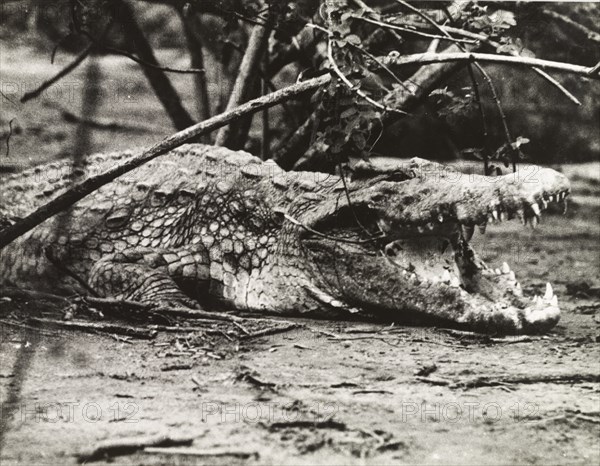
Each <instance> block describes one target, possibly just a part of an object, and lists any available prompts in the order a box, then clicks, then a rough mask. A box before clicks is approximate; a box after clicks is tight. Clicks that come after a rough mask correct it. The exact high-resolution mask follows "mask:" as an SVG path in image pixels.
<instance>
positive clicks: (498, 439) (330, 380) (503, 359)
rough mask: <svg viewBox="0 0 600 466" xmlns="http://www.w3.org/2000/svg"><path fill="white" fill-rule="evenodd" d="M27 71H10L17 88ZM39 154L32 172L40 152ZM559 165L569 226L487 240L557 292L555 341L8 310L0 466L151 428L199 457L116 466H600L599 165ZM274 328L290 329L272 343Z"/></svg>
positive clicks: (1, 371) (556, 218) (530, 283)
mask: <svg viewBox="0 0 600 466" xmlns="http://www.w3.org/2000/svg"><path fill="white" fill-rule="evenodd" d="M4 65H7V66H6V67H4ZM8 65H10V66H8ZM30 70H31V72H33V71H35V70H34V68H31V69H30ZM18 71H19V70H18V69H17V67H16V65H15V64H14V63H13V62H10V63H3V72H4V73H9V74H10V73H11V72H12V73H13V74H14V76H15V78H14V79H16V77H17V76H18ZM44 72H45V73H48V71H47V70H44V71H43V72H40V73H41V75H43V73H44ZM74 76H75V78H76V77H77V76H78V75H77V74H75V75H74ZM38 77H39V76H38ZM75 78H74V79H75ZM177 79H178V78H177ZM142 92H144V91H143V89H142V90H141V91H140V93H142ZM47 100H48V99H47ZM47 100H46V102H47ZM74 106H75V105H74ZM44 108H45V110H44V109H42V107H41V106H40V107H39V108H38V110H39V113H36V112H35V111H33V110H27V112H29V113H27V112H25V111H24V110H23V111H22V113H21V114H20V115H21V122H20V124H21V125H22V126H23V128H24V129H27V128H28V124H29V128H33V127H34V126H32V125H33V123H32V122H33V121H37V125H38V126H39V128H40V129H39V132H40V134H42V135H46V136H47V137H48V138H50V139H49V142H48V145H47V147H46V148H49V149H50V148H52V150H44V151H42V152H44V153H45V154H46V155H47V156H50V155H52V156H53V155H56V154H58V153H59V152H65V151H66V152H68V151H67V150H66V149H64V148H65V147H68V144H67V142H68V138H67V136H66V135H69V134H71V133H70V131H71V128H70V127H66V128H64V127H61V128H58V127H57V126H52V124H51V120H52V118H51V117H52V113H51V110H49V109H51V106H46V107H44ZM107 108H108V107H107ZM136 108H137V107H136ZM26 113H27V114H26ZM105 116H106V115H105ZM28 118H29V119H28ZM36 118H37V120H36ZM157 118H159V117H157ZM161 118H162V117H161ZM44 121H47V122H48V124H43V122H44ZM168 131H169V129H168V128H167V131H166V132H168ZM63 133H64V135H65V136H64V138H63V136H60V138H58V139H59V140H58V141H57V139H56V138H55V137H54V136H56V135H57V134H63ZM25 134H27V133H25ZM30 134H31V133H30ZM48 135H49V136H48ZM53 135H54V136H53ZM117 137H118V138H120V139H119V144H122V145H126V143H129V144H141V141H146V145H147V144H148V143H149V142H154V141H155V140H156V139H157V137H158V136H157V135H156V134H154V135H148V134H147V133H143V134H138V133H135V134H133V135H132V136H131V138H130V140H127V138H123V137H120V136H118V135H115V134H113V133H108V134H106V133H101V134H100V136H98V134H96V139H95V140H94V141H95V142H94V143H93V144H92V146H93V147H94V149H95V150H96V149H106V148H107V147H110V141H111V139H113V138H117ZM65 138H67V139H66V141H67V142H65V141H64V140H63V139H65ZM19 141H22V144H21V145H19ZM25 141H27V142H25ZM40 141H42V142H40ZM42 143H43V140H42V139H39V140H38V146H37V147H38V150H39V147H40V144H42ZM32 144H33V143H32V142H31V140H30V139H27V138H25V137H23V138H22V139H19V137H15V138H14V139H13V147H12V156H11V157H9V159H11V160H13V161H19V163H21V162H23V159H18V156H23V154H24V153H29V152H28V151H29V148H33V147H34V145H32ZM59 147H60V150H59ZM29 154H30V155H28V157H30V158H29V159H26V161H27V163H29V162H31V161H35V160H39V159H40V158H43V157H42V155H43V154H40V153H39V152H38V153H29ZM23 157H24V156H23ZM563 170H564V171H565V172H567V173H568V174H569V175H570V176H571V178H572V180H573V181H574V191H575V194H574V196H573V202H572V203H571V206H570V211H569V212H568V214H567V215H566V216H560V215H549V216H545V218H544V220H543V222H542V225H541V226H540V228H539V229H537V230H535V231H533V230H531V229H524V228H523V227H522V226H520V225H518V224H517V223H514V222H512V223H507V224H503V225H499V226H495V227H492V228H489V229H488V233H487V234H486V235H485V236H480V235H479V234H478V233H476V238H475V240H474V244H475V245H476V247H477V249H478V251H479V252H480V253H481V254H482V255H483V256H484V258H485V259H486V260H488V261H490V262H491V263H492V264H494V265H495V264H498V265H499V264H501V262H502V261H503V260H506V261H507V262H508V263H509V264H510V265H511V267H512V268H513V270H515V272H516V275H517V278H518V279H519V280H520V281H521V284H522V285H523V288H524V291H525V293H532V292H534V293H535V292H538V293H542V292H543V290H544V287H545V283H546V282H547V281H550V282H551V283H552V284H553V286H554V290H555V293H556V294H557V295H558V296H559V302H560V305H561V309H562V311H563V313H562V319H561V321H560V323H559V324H558V326H557V327H556V328H555V329H554V330H553V331H552V332H550V333H549V334H547V335H545V336H542V337H539V336H538V337H512V338H491V337H484V336H478V335H475V334H469V333H464V332H457V331H452V330H446V329H441V328H422V327H414V326H413V327H411V326H406V325H393V326H390V325H389V324H378V323H377V324H375V323H365V322H331V321H315V320H294V321H293V323H295V324H298V325H297V327H294V328H288V327H289V323H288V322H284V323H278V322H272V321H270V322H268V323H265V322H263V323H262V324H264V325H262V324H261V322H256V321H253V320H248V321H247V323H246V322H245V323H242V324H241V328H240V325H234V324H231V323H228V322H220V323H219V322H214V321H205V322H202V321H194V322H190V323H189V324H190V325H194V326H197V327H199V328H198V329H197V330H196V331H193V332H189V331H166V330H159V331H158V332H157V335H156V337H155V338H153V339H139V338H131V337H125V336H117V335H115V336H110V335H107V334H92V333H83V332H79V331H69V330H64V329H60V330H59V329H50V328H47V327H42V328H40V327H35V326H34V325H33V324H32V322H31V321H30V320H28V319H29V318H31V317H36V316H37V317H43V318H62V316H63V312H62V309H63V307H61V306H60V305H57V303H56V302H54V301H51V300H48V299H44V298H39V297H38V298H37V299H26V298H23V297H20V298H19V297H13V298H12V299H11V300H6V299H4V300H3V301H2V302H0V319H1V320H2V322H0V329H1V334H0V336H1V340H0V400H1V401H2V405H1V406H2V413H1V416H2V433H1V436H2V437H1V441H2V444H1V445H0V446H1V447H2V452H1V461H2V464H3V465H8V464H17V463H19V464H64V463H66V464H69V463H75V462H76V461H77V458H78V457H77V455H78V454H80V453H82V452H85V451H88V450H90V448H93V447H94V446H95V445H96V444H97V443H98V442H100V441H105V440H106V441H116V440H118V439H119V438H128V437H138V436H153V435H156V434H166V435H169V436H171V437H189V440H191V441H192V444H191V446H189V445H188V446H185V447H180V448H186V449H188V450H190V449H193V450H194V451H195V453H196V456H185V455H180V454H174V451H173V449H172V448H171V449H170V450H169V451H168V452H164V451H161V450H155V451H152V450H150V451H145V452H141V451H137V452H127V453H126V454H123V455H121V456H118V457H116V458H115V459H114V460H113V462H114V463H117V464H164V463H165V462H169V463H175V464H177V463H197V462H206V463H210V464H219V463H223V464H237V463H247V464H281V463H283V462H286V463H294V464H332V463H333V464H387V463H418V464H423V463H425V464H457V463H459V464H477V465H480V464H506V463H518V464H558V463H560V464H598V463H599V462H600V445H599V438H600V436H599V434H600V392H599V389H600V385H599V381H600V366H599V364H600V363H599V362H598V361H600V357H599V356H600V354H599V353H600V352H599V350H598V341H599V335H600V327H599V326H600V249H599V248H600V243H599V239H600V224H599V214H600V207H599V205H598V194H599V193H598V190H599V189H600V173H599V171H600V170H599V167H598V164H589V165H586V166H567V167H563ZM86 317H87V318H89V315H88V316H86ZM97 317H98V315H96V318H97ZM140 325H141V324H140ZM162 325H165V323H164V322H163V323H162ZM265 328H270V329H275V328H277V329H278V330H279V331H278V332H277V333H274V334H272V335H266V336H260V333H257V332H260V331H261V330H262V329H265ZM163 329H164V327H163ZM171 330H172V329H171ZM253 335H254V336H253ZM188 443H189V442H188ZM202 455H204V456H202Z"/></svg>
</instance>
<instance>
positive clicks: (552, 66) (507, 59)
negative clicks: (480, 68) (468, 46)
mask: <svg viewBox="0 0 600 466" xmlns="http://www.w3.org/2000/svg"><path fill="white" fill-rule="evenodd" d="M378 60H379V61H381V62H382V63H384V64H385V65H388V66H405V65H431V64H434V63H448V62H472V61H481V62H488V63H499V64H503V65H512V66H525V67H538V68H541V69H543V70H551V71H562V72H566V73H571V74H576V75H579V76H583V77H584V78H591V79H596V80H600V74H598V73H596V74H592V73H591V71H592V68H591V67H587V66H581V65H574V64H571V63H564V62H558V61H551V60H542V59H540V58H529V57H513V56H510V55H494V54H490V53H470V52H458V53H416V54H412V55H404V56H399V57H390V56H385V57H378Z"/></svg>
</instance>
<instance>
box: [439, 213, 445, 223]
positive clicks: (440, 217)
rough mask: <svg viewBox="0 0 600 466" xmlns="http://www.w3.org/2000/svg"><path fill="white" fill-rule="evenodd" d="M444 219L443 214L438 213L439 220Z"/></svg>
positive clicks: (441, 221)
mask: <svg viewBox="0 0 600 466" xmlns="http://www.w3.org/2000/svg"><path fill="white" fill-rule="evenodd" d="M443 221H444V216H443V215H442V214H439V215H438V222H440V223H443Z"/></svg>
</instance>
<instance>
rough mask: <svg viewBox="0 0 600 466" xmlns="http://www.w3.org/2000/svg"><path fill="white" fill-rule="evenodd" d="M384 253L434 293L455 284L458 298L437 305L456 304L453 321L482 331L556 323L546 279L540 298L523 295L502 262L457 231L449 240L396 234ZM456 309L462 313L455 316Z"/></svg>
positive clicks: (544, 326) (541, 327)
mask: <svg viewBox="0 0 600 466" xmlns="http://www.w3.org/2000/svg"><path fill="white" fill-rule="evenodd" d="M449 243H450V244H451V247H450V246H449ZM392 249H393V251H392ZM444 249H445V251H443V250H444ZM392 252H395V254H392ZM386 253H387V257H388V259H389V260H390V261H391V262H392V263H394V265H396V266H397V267H398V268H399V269H400V270H401V272H400V273H401V274H402V276H403V278H405V279H406V280H412V281H414V282H415V283H419V284H420V285H421V286H427V287H428V289H429V290H431V287H432V286H433V287H435V288H438V287H439V288H438V289H439V291H440V292H443V291H444V290H446V289H448V288H453V289H455V290H456V291H457V292H458V293H457V295H456V299H457V300H460V301H461V302H456V303H450V302H446V303H443V302H440V305H443V306H444V307H448V308H451V307H452V306H453V304H454V305H455V306H456V307H457V309H458V308H462V311H461V312H457V316H456V317H457V319H456V321H457V322H460V321H461V320H462V321H464V323H465V324H467V325H468V326H469V327H471V328H474V329H476V330H480V331H486V332H500V333H520V332H527V333H539V332H545V331H547V330H549V329H550V328H552V327H553V326H554V325H555V324H556V323H557V322H558V317H559V313H560V311H559V308H558V302H557V298H556V297H555V296H554V293H553V291H552V288H551V286H550V285H549V284H548V286H547V289H546V293H545V295H544V296H543V297H534V298H532V299H527V298H524V297H523V293H522V290H521V285H520V284H519V282H518V281H517V279H516V276H515V274H514V272H512V271H511V270H510V267H509V266H508V264H506V263H503V264H502V265H501V266H500V267H497V268H490V267H488V266H487V265H486V264H485V263H484V262H483V261H482V260H481V259H479V257H478V256H477V254H476V253H475V251H474V250H473V249H472V248H471V247H470V246H469V244H468V242H467V241H466V240H464V239H463V238H462V235H460V234H458V235H455V236H454V238H453V240H452V241H449V240H447V239H446V238H442V237H436V236H429V237H418V238H404V239H399V240H396V241H394V242H393V243H390V244H388V246H387V247H386ZM442 294H443V293H442ZM424 311H425V312H426V311H427V310H424ZM449 312H450V311H449ZM461 313H462V314H464V315H463V316H462V317H459V315H460V314H461ZM452 320H454V319H452Z"/></svg>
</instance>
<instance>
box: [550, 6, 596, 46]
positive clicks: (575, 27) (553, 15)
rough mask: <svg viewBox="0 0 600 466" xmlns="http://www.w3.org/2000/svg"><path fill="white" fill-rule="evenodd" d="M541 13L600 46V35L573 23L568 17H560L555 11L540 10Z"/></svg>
mask: <svg viewBox="0 0 600 466" xmlns="http://www.w3.org/2000/svg"><path fill="white" fill-rule="evenodd" d="M542 13H543V14H544V15H545V16H548V17H550V18H552V19H555V20H558V21H559V22H560V23H561V24H562V25H564V26H567V27H568V28H569V29H571V30H572V31H575V32H577V33H578V34H580V35H582V36H584V37H585V38H586V39H588V40H590V41H592V42H595V43H596V44H600V33H598V32H596V31H592V30H591V29H589V28H587V27H585V26H584V25H583V24H580V23H578V22H577V21H573V20H572V19H571V18H569V17H568V16H565V15H561V14H560V13H558V12H556V11H551V10H542ZM597 25H598V24H597V23H596V26H597Z"/></svg>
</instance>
